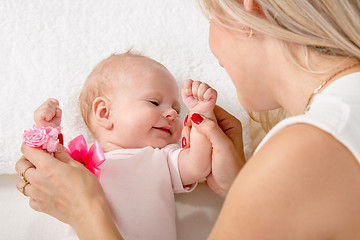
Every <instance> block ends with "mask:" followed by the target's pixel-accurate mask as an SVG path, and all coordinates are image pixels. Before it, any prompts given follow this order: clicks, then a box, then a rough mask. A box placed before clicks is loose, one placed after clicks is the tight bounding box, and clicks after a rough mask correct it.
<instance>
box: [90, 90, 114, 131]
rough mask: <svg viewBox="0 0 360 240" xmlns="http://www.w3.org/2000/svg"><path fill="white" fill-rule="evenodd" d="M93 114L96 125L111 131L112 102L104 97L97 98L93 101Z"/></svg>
mask: <svg viewBox="0 0 360 240" xmlns="http://www.w3.org/2000/svg"><path fill="white" fill-rule="evenodd" d="M92 114H93V116H94V121H95V124H96V125H98V126H101V127H103V128H105V129H108V130H110V129H111V128H112V127H113V123H112V120H111V118H110V101H109V99H106V98H103V97H97V98H95V100H94V101H93V105H92Z"/></svg>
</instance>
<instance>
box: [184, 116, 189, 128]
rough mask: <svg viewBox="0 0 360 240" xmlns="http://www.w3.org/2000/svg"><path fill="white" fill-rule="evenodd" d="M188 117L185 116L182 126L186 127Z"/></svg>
mask: <svg viewBox="0 0 360 240" xmlns="http://www.w3.org/2000/svg"><path fill="white" fill-rule="evenodd" d="M188 117H189V115H186V118H185V120H184V126H186V123H187V120H188Z"/></svg>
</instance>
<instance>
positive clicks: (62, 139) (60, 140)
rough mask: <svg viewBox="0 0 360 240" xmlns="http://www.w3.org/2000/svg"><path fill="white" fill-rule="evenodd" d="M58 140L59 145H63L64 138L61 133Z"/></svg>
mask: <svg viewBox="0 0 360 240" xmlns="http://www.w3.org/2000/svg"><path fill="white" fill-rule="evenodd" d="M58 139H59V143H60V144H61V145H64V136H63V134H62V133H59V135H58Z"/></svg>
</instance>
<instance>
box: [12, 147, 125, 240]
mask: <svg viewBox="0 0 360 240" xmlns="http://www.w3.org/2000/svg"><path fill="white" fill-rule="evenodd" d="M21 151H22V153H23V154H24V155H23V156H22V157H21V158H20V160H19V161H18V162H17V163H16V166H15V168H16V171H17V172H18V173H19V174H20V173H23V172H24V171H25V170H26V169H27V170H26V171H25V174H24V179H19V181H18V183H17V188H18V190H19V191H21V192H23V193H24V195H26V196H28V197H30V202H29V203H30V206H31V207H32V208H33V209H34V210H36V211H40V212H44V213H46V214H48V215H51V216H53V217H55V218H57V219H58V220H60V221H62V222H64V223H68V224H70V225H71V226H72V227H73V228H74V229H75V231H76V233H77V234H78V236H79V237H80V238H81V237H82V238H84V239H87V237H94V236H99V239H103V237H105V236H109V237H110V236H111V239H115V237H116V239H122V238H121V236H120V234H119V232H118V230H117V228H116V226H115V224H114V222H113V220H112V216H111V213H110V209H109V207H108V204H107V202H106V199H105V195H104V192H103V190H102V187H101V185H100V183H99V181H98V180H97V178H96V177H95V176H94V175H93V174H92V173H91V172H90V171H88V170H87V169H86V168H85V167H84V166H83V165H82V164H80V163H79V162H77V161H75V160H73V159H71V158H70V156H69V155H68V154H67V152H66V151H65V149H64V147H63V146H62V145H60V144H59V145H58V148H57V152H56V153H55V156H54V157H52V156H51V155H50V154H48V153H46V152H45V151H43V150H41V149H36V148H31V147H28V146H26V145H24V144H23V145H22V147H21ZM29 167H30V168H29ZM26 182H28V184H27V185H26V186H25V187H24V185H25V184H26ZM22 187H24V189H21V188H22ZM104 234H105V235H104Z"/></svg>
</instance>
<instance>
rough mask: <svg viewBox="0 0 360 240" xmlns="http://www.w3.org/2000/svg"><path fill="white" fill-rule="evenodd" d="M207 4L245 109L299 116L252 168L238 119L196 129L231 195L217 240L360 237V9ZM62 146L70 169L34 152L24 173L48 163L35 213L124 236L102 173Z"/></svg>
mask: <svg viewBox="0 0 360 240" xmlns="http://www.w3.org/2000/svg"><path fill="white" fill-rule="evenodd" d="M201 5H202V8H203V9H204V12H205V13H206V14H207V15H208V17H209V18H210V19H211V25H210V37H209V38H210V48H211V50H212V51H213V53H214V55H215V56H216V57H217V58H218V60H219V64H220V65H221V66H223V67H224V68H225V69H226V71H227V72H228V74H229V75H230V77H231V79H232V81H233V83H234V85H235V87H236V89H237V93H238V100H239V101H240V103H241V104H242V105H243V106H244V107H245V108H247V109H249V110H252V111H265V110H271V109H275V108H279V107H282V108H284V109H285V110H286V111H287V112H288V113H289V114H290V115H292V117H290V118H288V119H286V120H284V121H282V122H280V123H279V124H278V125H277V126H276V127H274V128H273V129H272V130H271V131H270V133H269V134H268V135H267V136H266V137H265V139H264V140H263V141H262V143H260V145H259V147H258V149H257V151H256V153H255V154H254V155H253V157H252V158H251V159H250V160H249V162H248V163H246V164H245V165H244V166H243V167H242V165H243V164H242V162H243V161H242V159H243V157H242V156H243V154H242V150H241V148H242V145H241V130H240V129H241V128H240V127H239V123H238V122H237V121H236V120H234V118H232V117H231V116H230V115H229V114H228V113H226V112H225V111H224V110H222V109H219V108H218V109H217V116H218V121H219V122H220V124H221V125H220V128H219V127H217V125H216V123H214V122H212V121H210V120H209V119H205V118H204V119H203V121H202V122H200V123H199V124H195V123H193V124H192V127H196V128H197V129H198V130H199V131H201V132H203V133H204V134H205V135H207V136H208V137H209V139H210V140H211V142H212V144H213V170H212V174H211V175H210V176H209V177H208V184H209V186H210V187H211V188H212V189H213V190H214V191H216V192H217V193H219V194H221V195H223V196H225V195H226V199H225V202H224V206H223V209H222V211H221V213H220V216H219V218H218V221H217V222H216V224H215V226H214V229H213V231H212V233H211V234H210V236H209V239H329V238H331V239H360V202H359V199H360V187H359V186H360V165H359V161H360V147H359V146H360V144H358V142H359V141H360V128H359V126H358V124H357V123H358V122H359V121H360V106H359V102H360V96H359V93H358V92H359V91H358V89H359V87H360V84H359V83H360V73H359V72H360V63H359V60H360V29H359V27H360V26H359V24H358V21H359V19H360V2H359V1H358V0H343V1H330V0H329V1H303V0H288V1H282V0H272V1H270V0H257V1H255V0H244V1H238V0H222V1H220V0H207V1H201ZM58 150H59V151H58V153H57V154H56V155H55V157H56V158H58V159H60V160H62V161H61V162H60V161H57V160H56V159H54V158H51V157H49V156H48V155H47V154H45V153H43V152H42V151H38V150H36V149H30V148H28V147H25V146H22V151H23V154H24V156H23V157H22V158H21V159H20V160H19V162H18V163H17V166H16V168H17V171H18V172H19V173H22V172H23V171H24V170H25V169H27V168H28V167H31V166H32V164H34V165H35V167H36V169H35V168H30V169H28V170H27V171H26V175H25V178H26V179H27V180H28V181H29V182H30V183H31V184H30V185H28V186H27V187H26V189H25V193H26V194H27V195H29V196H30V204H31V206H32V207H33V208H34V209H35V210H39V211H42V212H45V213H47V214H50V215H52V216H54V217H56V218H58V219H60V220H62V221H64V222H67V223H69V224H70V225H72V226H73V227H74V229H75V230H76V231H77V233H78V235H79V237H80V238H84V239H87V238H102V239H105V238H106V239H107V238H109V239H112V238H114V239H116V238H117V239H121V236H120V234H119V233H118V232H117V230H116V227H115V226H114V224H113V222H112V219H111V215H110V213H109V210H108V207H107V204H106V201H105V199H104V196H103V194H102V190H101V187H100V186H99V185H98V184H96V181H95V180H94V177H93V176H91V175H90V174H88V173H87V172H86V170H84V168H82V167H81V166H79V165H78V164H77V163H76V162H74V161H73V160H71V159H70V158H69V157H68V156H67V155H66V154H65V153H64V151H63V148H62V147H61V146H60V147H59V148H58ZM26 159H28V160H29V161H30V162H29V161H27V160H26ZM64 163H66V164H64ZM239 167H242V170H241V171H240V172H239V173H238V174H237V176H236V178H235V175H236V173H237V169H238V168H239ZM75 173H76V174H75ZM66 176H71V177H70V178H69V179H67V178H66ZM87 181H89V182H91V183H92V185H93V186H92V187H91V188H89V186H88V185H87V184H84V182H87ZM231 183H232V185H231ZM230 185H231V188H230ZM23 186H24V181H22V180H20V181H19V183H18V188H19V189H20V188H21V187H23ZM75 191H76V192H75ZM89 208H90V209H92V211H91V212H89V211H84V210H85V209H89ZM57 209H62V210H61V212H60V211H59V210H57ZM82 219H87V221H86V222H85V221H83V220H82ZM89 219H93V221H90V223H89V221H88V220H89ZM89 224H91V226H89ZM88 229H92V231H91V233H90V232H88Z"/></svg>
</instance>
